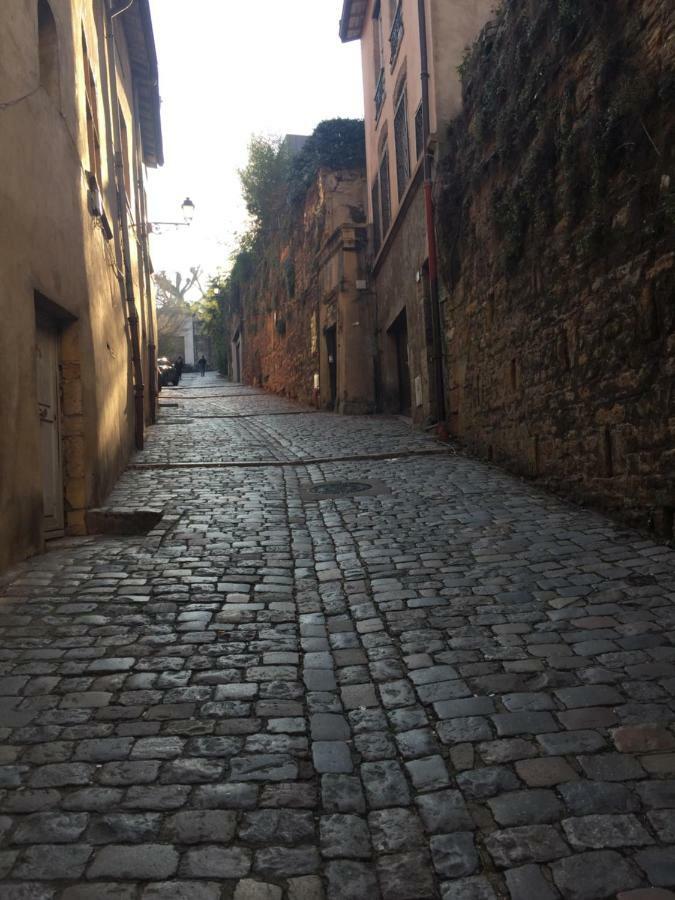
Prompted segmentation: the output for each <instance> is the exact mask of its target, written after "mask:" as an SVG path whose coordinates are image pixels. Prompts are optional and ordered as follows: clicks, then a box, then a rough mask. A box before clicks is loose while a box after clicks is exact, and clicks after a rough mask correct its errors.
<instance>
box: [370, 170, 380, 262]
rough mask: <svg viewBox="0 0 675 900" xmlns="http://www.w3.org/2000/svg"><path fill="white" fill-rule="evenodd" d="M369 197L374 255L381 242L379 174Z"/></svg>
mask: <svg viewBox="0 0 675 900" xmlns="http://www.w3.org/2000/svg"><path fill="white" fill-rule="evenodd" d="M371 199H372V201H373V249H374V251H375V255H377V251H378V250H379V249H380V244H381V243H382V225H381V223H380V179H379V176H375V184H374V185H373V190H372V194H371Z"/></svg>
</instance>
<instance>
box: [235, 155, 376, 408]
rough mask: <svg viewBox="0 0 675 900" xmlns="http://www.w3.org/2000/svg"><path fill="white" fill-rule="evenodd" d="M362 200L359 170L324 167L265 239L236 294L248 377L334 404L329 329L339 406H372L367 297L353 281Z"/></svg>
mask: <svg viewBox="0 0 675 900" xmlns="http://www.w3.org/2000/svg"><path fill="white" fill-rule="evenodd" d="M364 206H365V187H364V179H363V176H362V174H361V173H359V172H343V171H341V172H329V171H321V172H320V173H319V175H318V177H317V180H316V182H315V184H314V185H313V186H312V187H311V188H310V190H309V192H308V194H307V198H306V201H305V204H304V208H303V209H302V210H300V211H299V212H298V213H297V214H296V215H295V216H294V218H293V221H292V222H291V223H290V227H289V228H288V230H287V232H286V234H284V236H283V237H282V238H281V239H279V240H276V241H272V242H270V243H269V245H268V246H267V250H266V253H265V256H264V258H263V259H262V261H261V262H260V264H259V265H258V268H257V271H256V273H255V275H254V277H253V278H252V279H251V280H250V282H249V283H247V284H246V286H245V288H244V290H243V291H242V296H241V310H242V312H241V315H242V319H243V324H242V327H241V332H242V345H243V354H242V355H243V380H244V381H245V382H246V383H249V384H255V385H260V386H262V387H265V388H267V389H268V390H270V391H273V392H275V393H279V394H284V395H285V396H287V397H291V398H293V399H295V400H299V401H301V402H303V403H316V404H318V405H320V406H321V407H326V408H328V407H331V390H330V375H329V364H328V345H327V342H326V330H327V329H329V328H331V327H332V326H335V328H336V343H337V354H336V357H337V359H336V364H337V397H336V401H337V408H338V410H340V411H345V412H352V413H353V412H370V411H372V409H373V390H374V389H373V373H374V360H373V354H374V349H373V344H372V333H373V326H372V320H371V315H372V310H371V306H372V297H370V296H369V295H368V294H366V293H365V292H364V293H363V294H359V292H358V291H357V288H356V280H357V279H365V277H366V275H365V268H364V267H365V229H364V227H363V225H362V223H363V221H364V220H365V212H364ZM234 330H235V325H234V323H233V324H232V326H231V332H232V336H234ZM315 376H318V380H319V389H318V392H317V391H316V390H315Z"/></svg>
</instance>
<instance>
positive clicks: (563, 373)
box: [437, 0, 675, 537]
mask: <svg viewBox="0 0 675 900" xmlns="http://www.w3.org/2000/svg"><path fill="white" fill-rule="evenodd" d="M462 69H463V72H462V74H463V86H464V111H463V113H462V115H461V116H460V118H458V119H457V120H456V121H455V122H454V123H453V125H452V126H451V129H450V132H449V134H448V141H447V146H446V147H445V148H444V152H443V155H442V160H441V163H440V166H439V178H438V183H437V189H438V190H437V216H438V229H439V237H440V249H441V256H442V269H441V271H442V301H443V319H444V327H445V333H446V339H447V347H446V350H447V356H446V378H447V392H448V398H449V403H448V405H449V409H448V415H449V421H450V430H451V433H452V434H453V435H455V436H456V437H458V438H459V439H460V440H461V441H463V442H464V443H465V444H466V445H468V446H469V447H470V448H472V449H473V450H475V451H477V452H479V453H480V454H483V455H485V456H487V457H488V458H489V459H493V460H494V461H495V462H497V463H499V464H503V465H504V466H506V467H508V468H510V469H512V470H515V471H517V472H520V473H522V474H524V475H528V476H531V477H533V478H536V479H538V480H540V481H541V482H542V483H543V484H545V485H547V486H549V487H551V488H553V489H555V490H558V491H560V492H562V493H564V494H566V495H568V496H571V497H572V498H574V499H576V500H577V501H581V502H589V503H592V504H595V505H599V506H602V507H604V508H605V509H608V510H610V511H612V512H614V513H616V514H618V515H619V516H621V517H622V518H623V519H624V520H625V521H628V522H630V523H632V524H635V525H638V526H651V527H653V528H655V529H656V530H657V531H658V532H660V533H661V534H663V535H665V536H668V537H672V532H673V508H674V507H675V485H674V477H675V439H674V438H675V433H674V426H675V410H674V407H673V375H674V374H675V333H674V329H675V302H674V298H675V181H674V179H675V172H674V171H673V168H674V163H675V115H674V112H673V102H672V99H673V96H674V91H675V19H674V17H673V15H672V4H671V3H669V2H663V0H616V2H613V3H611V4H609V3H605V2H598V0H549V2H539V0H537V2H530V0H508V2H506V3H505V4H504V6H503V7H502V9H501V11H500V13H499V14H498V16H497V18H496V20H495V22H494V23H493V24H491V25H489V26H488V27H487V28H486V29H485V30H484V31H483V33H482V35H481V37H480V39H479V40H478V42H477V43H476V45H475V46H474V48H473V49H472V51H471V53H470V54H469V56H468V57H467V59H466V61H465V63H464V65H463V67H462Z"/></svg>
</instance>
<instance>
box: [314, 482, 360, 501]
mask: <svg viewBox="0 0 675 900" xmlns="http://www.w3.org/2000/svg"><path fill="white" fill-rule="evenodd" d="M371 488H372V484H368V482H367V481H326V482H325V483H324V484H313V485H312V487H311V491H312V493H313V494H321V495H322V496H325V497H345V496H347V495H349V494H361V493H363V491H369V490H370V489H371Z"/></svg>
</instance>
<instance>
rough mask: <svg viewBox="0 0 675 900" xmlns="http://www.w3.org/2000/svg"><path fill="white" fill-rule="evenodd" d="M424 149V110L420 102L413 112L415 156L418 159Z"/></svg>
mask: <svg viewBox="0 0 675 900" xmlns="http://www.w3.org/2000/svg"><path fill="white" fill-rule="evenodd" d="M422 150H424V110H423V109H422V104H421V103H420V105H419V106H418V107H417V112H416V113H415V158H416V159H419V158H420V156H421V155H422Z"/></svg>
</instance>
